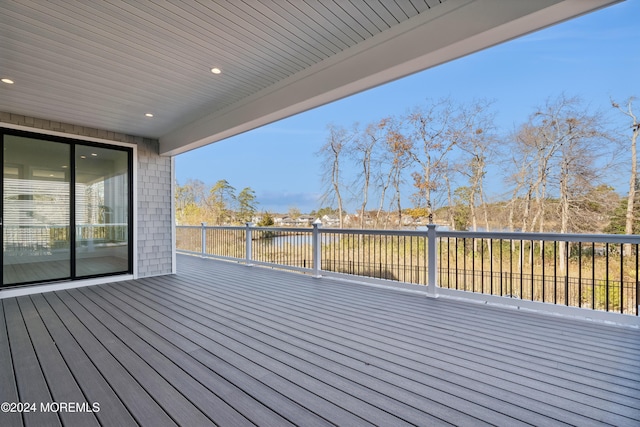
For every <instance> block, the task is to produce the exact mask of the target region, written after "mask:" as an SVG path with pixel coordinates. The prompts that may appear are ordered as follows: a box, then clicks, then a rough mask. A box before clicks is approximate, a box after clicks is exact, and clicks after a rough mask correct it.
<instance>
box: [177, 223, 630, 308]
mask: <svg viewBox="0 0 640 427" xmlns="http://www.w3.org/2000/svg"><path fill="white" fill-rule="evenodd" d="M176 236H177V250H179V251H182V252H188V253H197V254H200V255H203V256H211V257H217V258H223V259H231V260H239V261H242V262H245V263H247V264H263V265H269V266H272V267H276V268H285V269H292V270H298V271H304V272H307V273H311V274H313V275H316V276H321V275H346V276H347V277H353V276H358V277H359V278H360V279H366V280H370V279H375V280H376V281H381V280H384V281H395V282H399V283H406V284H415V285H423V286H426V288H423V289H424V290H425V291H426V292H427V294H429V295H431V296H437V295H453V296H461V295H464V296H465V297H469V296H470V295H473V296H472V298H475V299H482V300H484V301H491V302H496V303H509V302H508V301H511V302H510V304H511V305H514V302H515V305H517V306H518V307H531V308H541V307H542V306H543V305H544V306H545V307H547V308H548V306H549V305H553V307H555V309H552V311H554V310H558V307H561V306H563V307H567V308H571V307H577V308H581V309H590V310H592V311H593V312H613V313H618V314H624V315H628V316H634V317H635V319H638V310H639V307H638V306H639V305H640V301H639V299H640V285H639V282H638V271H639V268H638V267H639V251H638V249H639V248H638V245H640V236H638V235H631V236H629V235H583V234H556V233H505V232H495V233H494V232H460V231H440V230H438V229H437V227H436V226H428V227H427V230H425V231H415V230H356V229H334V228H322V227H319V226H317V225H314V227H313V228H286V227H253V226H251V225H247V226H245V227H207V226H206V225H204V224H203V225H202V226H177V227H176ZM385 283H388V282H385ZM527 302H529V303H531V304H528V303H527ZM539 303H546V304H542V305H541V304H539ZM563 310H565V311H566V309H563ZM561 311H562V310H561ZM570 313H574V312H571V311H570ZM582 313H584V312H582ZM574 314H575V313H574ZM588 317H589V316H588ZM625 317H626V316H625Z"/></svg>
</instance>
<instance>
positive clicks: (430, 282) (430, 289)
mask: <svg viewBox="0 0 640 427" xmlns="http://www.w3.org/2000/svg"><path fill="white" fill-rule="evenodd" d="M436 255H437V254H436V225H435V224H428V225H427V264H428V265H427V295H428V296H430V297H431V298H437V297H438V293H437V290H436V271H437V269H438V258H437V256H436Z"/></svg>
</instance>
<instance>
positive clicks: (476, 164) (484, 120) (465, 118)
mask: <svg viewBox="0 0 640 427" xmlns="http://www.w3.org/2000/svg"><path fill="white" fill-rule="evenodd" d="M490 108H491V103H490V102H489V101H486V100H481V101H475V102H473V103H472V104H471V105H470V106H469V107H466V108H462V107H461V108H460V109H459V113H458V115H459V119H458V122H459V125H458V126H457V129H456V130H455V133H456V135H455V137H454V138H453V139H454V140H456V141H458V142H457V145H458V146H459V147H460V149H461V150H462V151H463V152H465V153H466V154H467V160H466V162H465V166H466V167H465V168H464V169H463V170H464V171H465V175H466V176H467V177H468V179H469V197H470V205H469V208H470V213H471V226H472V230H473V231H477V230H478V214H477V211H476V206H478V205H479V206H480V208H481V209H482V214H483V218H484V226H485V230H487V231H488V230H489V215H488V212H487V203H486V200H485V196H484V178H485V176H486V173H487V169H486V168H487V162H488V161H489V160H488V159H490V158H491V157H493V151H494V148H493V147H494V145H495V142H496V138H495V136H494V128H495V125H494V124H493V120H494V114H493V113H492V112H491V111H490Z"/></svg>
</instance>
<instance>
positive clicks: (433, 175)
mask: <svg viewBox="0 0 640 427" xmlns="http://www.w3.org/2000/svg"><path fill="white" fill-rule="evenodd" d="M455 110H456V108H455V106H454V105H453V102H452V101H451V99H449V98H446V99H442V100H440V101H437V102H430V103H429V104H427V105H426V107H417V108H415V109H414V110H413V111H412V112H411V113H409V115H408V116H407V121H408V123H409V125H411V126H412V131H411V138H412V139H413V147H412V148H413V149H412V150H411V153H410V154H411V157H412V158H413V160H414V161H415V162H416V163H417V164H418V165H419V167H420V172H416V173H414V174H413V180H414V187H415V188H416V195H415V196H414V199H415V200H422V201H423V202H424V204H425V208H426V209H427V212H428V215H429V222H433V212H434V206H433V205H434V203H433V193H434V192H436V191H438V190H440V187H441V186H442V184H443V181H445V180H444V179H443V176H444V175H445V174H446V173H447V172H448V162H447V158H446V157H447V154H448V153H449V152H450V151H451V150H452V149H453V147H454V146H455V145H456V144H457V143H458V142H459V140H458V139H457V136H458V132H457V131H456V125H457V123H456V117H455V114H454V112H455Z"/></svg>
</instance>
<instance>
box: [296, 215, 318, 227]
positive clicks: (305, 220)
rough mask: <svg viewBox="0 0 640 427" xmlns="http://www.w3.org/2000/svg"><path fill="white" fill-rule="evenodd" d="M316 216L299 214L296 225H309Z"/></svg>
mask: <svg viewBox="0 0 640 427" xmlns="http://www.w3.org/2000/svg"><path fill="white" fill-rule="evenodd" d="M315 219H316V217H314V216H311V215H300V216H299V217H298V219H297V222H298V225H301V226H308V225H311V223H312V222H313V221H315Z"/></svg>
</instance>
